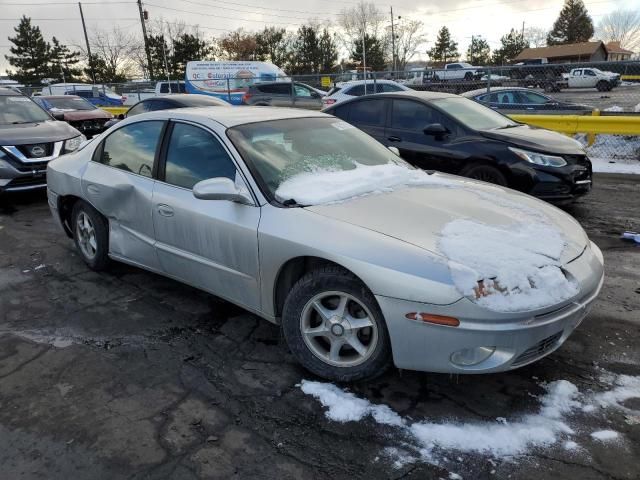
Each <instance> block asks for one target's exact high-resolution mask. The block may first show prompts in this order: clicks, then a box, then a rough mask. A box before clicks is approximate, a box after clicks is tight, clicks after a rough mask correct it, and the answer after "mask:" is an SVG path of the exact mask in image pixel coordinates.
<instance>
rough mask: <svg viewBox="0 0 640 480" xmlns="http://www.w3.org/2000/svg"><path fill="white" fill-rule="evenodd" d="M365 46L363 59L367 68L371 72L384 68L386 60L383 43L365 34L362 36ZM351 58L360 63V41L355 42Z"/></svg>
mask: <svg viewBox="0 0 640 480" xmlns="http://www.w3.org/2000/svg"><path fill="white" fill-rule="evenodd" d="M364 46H365V60H366V63H367V70H370V71H373V72H379V71H382V70H384V69H385V66H386V62H385V58H384V50H385V48H384V44H383V43H382V41H381V40H380V39H379V38H376V37H374V36H371V35H368V34H365V36H364ZM351 58H352V59H353V60H354V61H355V62H360V64H362V41H360V42H357V43H356V44H355V45H354V49H353V50H352V52H351Z"/></svg>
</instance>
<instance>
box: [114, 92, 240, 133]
mask: <svg viewBox="0 0 640 480" xmlns="http://www.w3.org/2000/svg"><path fill="white" fill-rule="evenodd" d="M229 105H230V104H229V103H227V102H225V101H224V100H220V99H219V98H216V97H209V96H207V95H198V94H189V93H177V94H174V95H167V96H159V97H150V98H145V99H144V100H140V101H139V102H138V103H136V104H134V105H133V106H132V107H131V108H130V109H129V110H128V111H127V113H125V114H120V115H118V117H117V118H114V119H113V120H111V121H109V122H107V123H106V125H105V127H107V128H108V127H110V126H111V125H115V124H116V123H117V122H119V121H120V120H122V119H124V118H127V117H131V116H132V115H138V114H139V113H147V112H155V111H156V110H170V109H172V108H189V107H225V106H226V107H228V106H229Z"/></svg>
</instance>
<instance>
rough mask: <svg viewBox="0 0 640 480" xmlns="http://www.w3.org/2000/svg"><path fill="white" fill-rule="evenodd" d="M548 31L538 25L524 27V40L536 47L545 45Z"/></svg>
mask: <svg viewBox="0 0 640 480" xmlns="http://www.w3.org/2000/svg"><path fill="white" fill-rule="evenodd" d="M548 34H549V32H548V31H547V30H545V29H544V28H540V27H528V28H525V29H524V40H525V41H526V42H528V43H529V46H530V47H533V48H538V47H544V46H546V45H547V35H548Z"/></svg>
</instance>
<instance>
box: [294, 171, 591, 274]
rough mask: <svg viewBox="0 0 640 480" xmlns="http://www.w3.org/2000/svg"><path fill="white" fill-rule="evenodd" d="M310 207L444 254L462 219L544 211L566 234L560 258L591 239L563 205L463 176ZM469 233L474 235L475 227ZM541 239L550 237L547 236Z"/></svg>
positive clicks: (500, 222)
mask: <svg viewBox="0 0 640 480" xmlns="http://www.w3.org/2000/svg"><path fill="white" fill-rule="evenodd" d="M447 177H448V178H451V179H457V178H458V177H453V176H451V177H450V176H447ZM456 183H457V182H456ZM305 208H306V209H307V210H309V211H312V212H315V213H318V214H320V215H324V216H326V217H331V218H334V219H337V220H341V221H343V222H347V223H350V224H353V225H357V226H360V227H362V228H366V229H369V230H372V231H375V232H378V233H381V234H384V235H388V236H390V237H394V238H396V239H398V240H401V241H403V242H407V243H410V244H413V245H415V246H418V247H421V248H424V249H425V250H429V251H430V252H433V253H436V254H438V255H440V252H439V250H438V240H439V238H440V233H441V232H442V230H443V228H444V227H445V225H447V223H449V222H451V221H453V220H456V219H471V220H475V221H476V222H480V223H484V224H487V225H490V226H493V225H495V226H504V225H509V224H513V223H516V222H520V223H522V222H526V219H527V217H531V218H532V220H533V219H536V220H539V219H540V218H541V217H540V216H542V218H544V219H545V221H547V222H549V223H550V224H551V225H553V226H555V227H556V228H557V229H558V230H559V231H560V232H561V233H562V235H563V236H564V238H565V240H566V247H565V249H564V251H563V253H562V256H561V259H560V260H561V262H562V263H567V262H569V261H571V260H573V259H574V258H576V257H577V256H579V255H580V254H581V253H582V252H583V250H584V248H585V247H586V245H587V237H586V235H585V233H584V231H583V230H582V227H580V225H579V224H578V222H577V221H575V220H574V219H573V218H572V217H570V216H569V215H568V214H566V213H564V212H563V211H561V210H559V209H558V208H556V207H554V206H552V205H550V204H548V203H545V202H542V201H540V200H537V199H535V198H533V197H530V196H528V195H524V194H521V193H518V192H516V191H513V190H510V189H507V188H501V187H497V186H493V185H489V184H485V183H481V182H475V181H471V180H466V179H460V181H459V186H452V187H446V186H430V185H427V186H419V187H406V188H399V189H396V190H394V191H392V192H388V193H376V194H372V195H368V196H363V197H358V198H353V199H350V200H348V201H344V202H341V203H336V204H327V205H316V206H310V207H305ZM469 234H470V240H472V239H473V232H469ZM539 240H540V242H544V241H545V239H544V238H540V239H539Z"/></svg>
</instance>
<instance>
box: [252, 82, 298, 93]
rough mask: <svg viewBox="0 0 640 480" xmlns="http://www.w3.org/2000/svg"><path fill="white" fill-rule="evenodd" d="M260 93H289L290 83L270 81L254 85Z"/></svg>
mask: <svg viewBox="0 0 640 480" xmlns="http://www.w3.org/2000/svg"><path fill="white" fill-rule="evenodd" d="M255 87H256V88H257V89H258V90H259V91H260V92H262V93H270V94H274V95H291V84H290V83H272V84H268V85H256V86H255Z"/></svg>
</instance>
